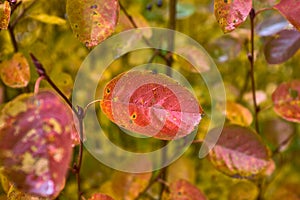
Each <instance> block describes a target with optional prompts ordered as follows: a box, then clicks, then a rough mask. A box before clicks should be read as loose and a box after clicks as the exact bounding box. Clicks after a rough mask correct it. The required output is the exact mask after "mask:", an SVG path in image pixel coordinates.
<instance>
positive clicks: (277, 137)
mask: <svg viewBox="0 0 300 200" xmlns="http://www.w3.org/2000/svg"><path fill="white" fill-rule="evenodd" d="M263 130H264V131H263V137H264V138H266V140H267V141H268V142H269V143H270V145H271V146H272V147H273V149H276V150H278V151H279V152H283V151H285V150H286V149H287V148H288V147H289V145H290V143H291V141H292V135H293V133H294V131H295V128H294V126H293V124H291V123H288V122H287V121H284V120H282V119H279V118H276V119H270V120H267V121H266V122H265V123H264V129H263ZM277 148H278V149H277Z"/></svg>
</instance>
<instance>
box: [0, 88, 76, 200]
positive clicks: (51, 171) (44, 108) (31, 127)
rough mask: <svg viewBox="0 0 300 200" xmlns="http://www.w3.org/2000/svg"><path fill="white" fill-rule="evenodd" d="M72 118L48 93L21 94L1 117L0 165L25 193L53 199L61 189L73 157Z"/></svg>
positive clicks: (6, 107) (52, 95)
mask: <svg viewBox="0 0 300 200" xmlns="http://www.w3.org/2000/svg"><path fill="white" fill-rule="evenodd" d="M73 124H74V122H73V115H72V112H71V110H70V109H69V107H68V106H67V105H66V104H65V103H63V102H62V101H61V99H60V98H59V97H58V96H57V95H56V94H54V93H52V92H50V91H42V92H39V93H38V94H36V95H34V94H22V95H20V96H18V97H17V98H15V99H14V100H12V101H10V102H9V103H7V104H6V105H5V107H4V108H3V109H2V112H1V115H0V166H1V167H2V168H3V174H4V175H5V176H6V177H7V178H8V180H9V181H11V182H12V183H13V184H14V186H15V187H16V188H17V189H18V190H20V191H22V192H25V193H28V194H30V195H35V196H40V197H50V198H53V199H54V198H55V197H57V196H58V194H59V193H60V191H61V190H62V189H63V188H64V185H65V178H66V174H67V171H68V169H69V163H70V161H71V155H72V138H71V135H72V134H74V133H73V132H75V130H74V129H73V127H72V126H73Z"/></svg>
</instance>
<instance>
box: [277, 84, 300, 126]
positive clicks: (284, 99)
mask: <svg viewBox="0 0 300 200" xmlns="http://www.w3.org/2000/svg"><path fill="white" fill-rule="evenodd" d="M272 100H273V103H274V110H275V112H276V113H277V114H278V115H279V116H281V117H282V118H284V119H286V120H288V121H291V122H298V123H300V81H299V80H294V81H291V82H289V83H282V84H281V85H279V86H278V87H277V89H276V90H275V91H274V93H273V94H272Z"/></svg>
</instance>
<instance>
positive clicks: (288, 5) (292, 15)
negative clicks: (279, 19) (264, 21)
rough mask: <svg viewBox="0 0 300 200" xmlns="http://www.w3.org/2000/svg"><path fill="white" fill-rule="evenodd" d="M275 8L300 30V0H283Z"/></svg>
mask: <svg viewBox="0 0 300 200" xmlns="http://www.w3.org/2000/svg"><path fill="white" fill-rule="evenodd" d="M274 8H275V9H277V10H278V11H279V12H280V13H281V14H282V15H283V16H284V17H285V18H286V19H287V20H288V21H289V22H290V23H291V24H293V26H294V27H295V28H297V29H298V30H299V31H300V15H299V13H300V3H299V1H298V0H281V1H280V2H279V3H278V4H276V5H275V6H274Z"/></svg>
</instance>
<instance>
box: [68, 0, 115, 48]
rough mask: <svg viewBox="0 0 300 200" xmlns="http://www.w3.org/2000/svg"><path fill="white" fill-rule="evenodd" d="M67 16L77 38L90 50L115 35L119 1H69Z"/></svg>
mask: <svg viewBox="0 0 300 200" xmlns="http://www.w3.org/2000/svg"><path fill="white" fill-rule="evenodd" d="M67 14H68V18H69V21H70V24H71V27H72V30H73V32H74V34H75V36H76V37H77V38H78V39H79V40H80V41H81V42H82V43H84V44H85V45H86V47H88V48H90V47H94V46H96V45H98V44H99V43H100V42H102V41H103V40H105V39H106V38H107V37H109V36H110V35H111V34H113V32H114V30H115V27H116V25H117V20H118V15H119V4H118V1H117V0H68V1H67Z"/></svg>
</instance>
